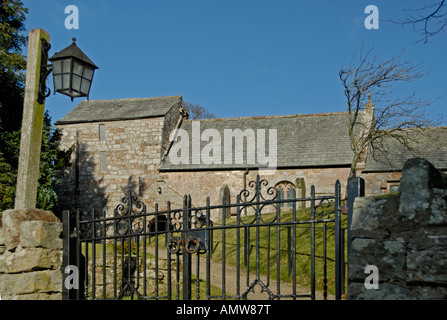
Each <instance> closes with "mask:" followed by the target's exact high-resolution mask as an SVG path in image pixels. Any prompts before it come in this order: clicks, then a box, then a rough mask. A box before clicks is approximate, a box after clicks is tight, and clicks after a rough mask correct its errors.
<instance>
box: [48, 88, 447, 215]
mask: <svg viewBox="0 0 447 320" xmlns="http://www.w3.org/2000/svg"><path fill="white" fill-rule="evenodd" d="M373 113H374V107H373V106H372V108H366V109H365V111H362V114H361V115H360V116H361V119H362V120H361V121H371V119H372V117H371V116H372V114H373ZM56 126H57V127H58V128H59V129H61V130H62V134H63V136H62V145H61V146H62V148H65V149H68V148H70V147H72V146H74V151H73V153H72V166H71V168H70V169H68V170H67V171H66V172H64V174H63V180H62V181H63V182H62V183H61V184H60V185H59V189H58V190H57V192H58V196H59V199H60V205H61V208H62V209H66V208H72V207H77V208H81V209H88V208H102V209H106V210H113V209H114V208H115V207H116V206H117V205H118V204H119V203H121V199H122V198H123V197H124V196H125V195H128V194H129V192H130V193H132V194H133V195H137V196H138V197H139V199H141V200H143V201H144V203H145V204H146V205H147V207H148V210H153V209H154V207H155V203H158V204H159V208H160V209H163V208H165V207H166V203H167V201H170V202H171V206H172V207H173V208H180V207H181V206H182V203H183V196H184V195H185V194H190V195H191V199H192V204H193V205H194V206H202V205H205V201H206V197H210V202H211V204H216V203H220V202H221V199H222V198H223V197H225V199H226V201H227V202H231V203H235V201H236V197H237V195H238V194H239V193H240V191H241V190H243V189H246V188H247V187H248V184H249V182H250V181H252V180H256V175H257V174H260V175H261V177H262V178H266V179H267V180H268V183H269V186H274V187H275V188H276V189H277V191H278V193H279V195H280V197H281V198H285V199H287V197H289V196H291V195H292V194H295V192H296V194H297V195H298V196H299V197H306V196H309V194H310V186H312V185H314V186H315V190H316V193H317V195H318V194H320V195H323V194H333V193H334V184H335V182H336V180H337V179H338V180H340V182H341V185H342V194H344V192H345V187H346V181H347V178H348V176H349V172H350V167H351V162H352V159H353V156H354V154H353V151H352V149H351V142H350V138H349V134H348V132H349V131H348V113H346V112H336V113H323V114H305V115H287V116H264V117H241V118H223V119H206V120H190V119H188V114H187V112H186V110H185V105H184V102H183V99H182V97H181V96H169V97H156V98H141V99H140V98H138V99H120V100H96V101H94V100H91V101H87V100H85V101H82V102H81V103H79V104H78V105H77V106H76V107H75V108H73V110H71V111H70V112H69V113H68V114H67V115H66V116H65V117H64V118H62V119H61V120H59V121H58V122H56ZM427 132H428V134H427V135H426V136H424V137H419V138H418V139H419V140H420V141H418V146H419V147H418V149H419V151H420V153H421V154H420V156H421V157H424V158H426V159H428V160H429V161H430V162H432V163H433V165H434V166H435V167H436V168H438V169H440V170H444V171H446V170H447V139H446V138H447V128H445V127H436V128H431V129H428V131H427ZM418 139H416V140H418ZM384 145H385V146H386V148H387V150H389V152H388V153H387V157H386V158H387V159H385V158H384V157H383V156H380V155H374V156H373V155H372V152H369V153H368V154H367V155H366V156H365V157H363V158H362V160H361V161H360V162H359V163H358V165H357V175H358V176H361V177H363V178H364V179H365V186H366V193H367V195H378V194H384V193H389V192H393V191H395V190H396V188H398V185H399V181H400V177H401V172H400V170H401V168H402V166H403V163H404V162H405V160H407V159H409V158H412V157H414V155H413V154H411V153H410V152H408V151H407V150H406V149H404V148H403V147H401V146H400V145H399V144H398V143H396V142H393V141H385V142H384Z"/></svg>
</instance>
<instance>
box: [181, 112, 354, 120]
mask: <svg viewBox="0 0 447 320" xmlns="http://www.w3.org/2000/svg"><path fill="white" fill-rule="evenodd" d="M347 113H348V112H347V111H340V112H324V113H310V114H288V115H271V116H252V117H228V118H212V119H187V120H186V121H210V122H212V121H227V120H228V121H236V120H247V119H253V120H258V119H281V118H308V117H316V116H331V115H342V114H347Z"/></svg>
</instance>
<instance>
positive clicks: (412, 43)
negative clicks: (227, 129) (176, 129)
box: [23, 0, 447, 121]
mask: <svg viewBox="0 0 447 320" xmlns="http://www.w3.org/2000/svg"><path fill="white" fill-rule="evenodd" d="M433 2H435V1H434V0H417V1H416V0H393V1H389V0H369V1H362V0H337V1H329V0H325V1H309V0H306V1H301V0H238V1H235V0H146V1H142V0H128V1H116V0H113V1H112V0H80V1H74V0H69V1H60V0H23V3H24V5H25V7H27V8H29V13H28V15H27V21H26V25H25V26H26V29H27V31H26V32H28V31H30V30H31V29H34V28H42V29H44V30H46V31H47V32H49V33H50V36H51V45H52V48H51V51H50V55H53V54H54V53H55V52H57V51H60V50H62V49H63V48H65V47H67V46H68V45H70V44H71V38H72V37H76V38H77V44H78V46H79V47H80V48H81V49H82V50H83V51H84V52H85V53H86V54H87V55H88V56H89V57H90V58H91V59H92V60H93V61H94V62H95V64H97V65H98V66H99V70H97V71H96V73H95V76H94V82H93V85H92V89H91V92H90V99H91V100H100V99H122V98H139V97H157V96H168V95H182V96H183V99H184V101H186V102H192V103H197V104H200V105H203V106H204V107H206V108H207V109H208V110H209V111H210V112H212V113H213V114H215V115H216V116H217V117H222V118H223V117H245V116H266V115H286V114H308V113H320V112H338V111H345V110H346V102H345V97H344V93H343V88H342V85H341V82H340V80H339V78H338V71H339V70H340V67H341V66H342V65H347V64H348V63H349V62H350V60H351V58H352V56H353V54H358V52H359V50H360V47H361V45H362V43H364V46H365V47H366V48H370V47H371V46H374V50H375V52H376V53H377V54H380V55H381V56H382V57H383V58H384V59H389V58H391V57H392V56H394V55H396V54H398V53H399V52H401V51H402V50H403V49H405V52H404V54H403V58H404V59H408V60H411V61H412V63H414V64H417V63H422V66H423V68H424V69H425V70H426V71H429V72H430V73H429V74H428V75H427V76H425V77H424V78H423V79H421V80H418V81H417V82H414V83H412V84H410V85H408V87H405V88H401V90H402V91H399V94H400V96H401V95H405V96H406V95H410V94H412V93H413V92H416V95H417V96H419V97H421V98H424V99H430V98H436V97H439V96H442V95H445V94H447V80H446V76H447V41H446V40H447V34H446V33H445V32H444V33H442V34H441V35H439V36H438V37H436V38H434V39H433V43H429V44H422V43H416V41H417V40H418V39H419V38H420V35H419V34H418V33H415V32H412V28H411V27H407V28H406V29H402V28H401V27H400V26H398V25H393V24H390V23H386V22H384V21H381V22H380V24H379V29H378V30H367V29H366V28H365V26H364V20H365V18H366V17H367V16H368V14H365V13H364V10H365V7H366V6H367V5H370V4H372V5H375V6H377V7H378V9H379V17H380V19H389V18H394V19H403V18H405V17H406V16H407V14H408V12H406V11H404V10H405V9H418V8H420V7H422V6H424V5H425V4H431V3H433ZM68 5H76V6H77V7H78V9H79V29H77V30H75V29H71V30H69V29H66V28H65V25H64V21H65V19H66V17H67V16H68V14H65V13H64V10H65V7H66V6H68ZM24 54H26V48H24ZM49 87H50V89H52V81H51V82H49ZM80 101H81V100H80V99H75V100H74V102H71V101H70V99H69V98H68V97H66V96H63V95H60V94H57V95H51V96H50V97H49V98H47V100H46V109H47V110H49V112H50V115H51V117H52V118H53V121H56V120H59V119H60V118H62V117H63V116H65V115H66V114H67V113H68V112H69V111H70V110H71V109H72V108H74V107H75V106H76V105H77V104H78V103H79V102H80ZM446 107H447V95H446V96H443V97H442V98H441V99H439V100H438V101H437V102H436V103H434V104H433V105H432V108H433V110H434V112H436V113H438V114H443V115H444V117H446V118H447V111H446V110H447V108H446Z"/></svg>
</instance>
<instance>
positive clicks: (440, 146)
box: [364, 127, 447, 172]
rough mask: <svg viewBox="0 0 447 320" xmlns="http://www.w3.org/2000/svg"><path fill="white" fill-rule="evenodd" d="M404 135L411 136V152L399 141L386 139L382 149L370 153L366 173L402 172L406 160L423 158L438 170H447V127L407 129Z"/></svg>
mask: <svg viewBox="0 0 447 320" xmlns="http://www.w3.org/2000/svg"><path fill="white" fill-rule="evenodd" d="M403 134H407V135H409V140H411V141H412V143H411V144H410V146H411V151H410V150H408V148H406V147H404V146H403V145H402V144H401V143H400V142H399V141H398V140H396V139H394V138H391V137H385V138H384V139H383V142H382V146H381V147H380V149H382V150H385V152H381V151H380V149H376V150H374V149H372V150H370V151H369V152H368V158H367V160H366V166H365V169H364V171H365V172H384V171H401V170H402V168H403V165H404V163H405V161H406V160H408V159H411V158H414V157H422V158H425V159H427V160H428V161H430V162H431V163H432V164H433V166H434V167H435V168H437V169H438V170H447V127H432V128H427V129H425V130H424V132H423V133H422V132H421V131H420V130H415V129H407V130H405V131H404V132H403Z"/></svg>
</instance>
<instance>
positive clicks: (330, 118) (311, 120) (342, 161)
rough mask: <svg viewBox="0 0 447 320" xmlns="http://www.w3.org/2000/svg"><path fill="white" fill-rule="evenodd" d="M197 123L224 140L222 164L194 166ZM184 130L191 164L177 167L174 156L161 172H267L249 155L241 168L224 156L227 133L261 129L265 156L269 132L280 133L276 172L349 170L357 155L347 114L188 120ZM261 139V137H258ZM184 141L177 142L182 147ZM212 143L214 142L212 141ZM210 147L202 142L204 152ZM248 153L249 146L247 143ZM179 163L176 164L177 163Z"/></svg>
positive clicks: (161, 167) (244, 157) (263, 166)
mask: <svg viewBox="0 0 447 320" xmlns="http://www.w3.org/2000/svg"><path fill="white" fill-rule="evenodd" d="M193 123H196V124H197V123H200V131H201V132H203V131H204V130H206V129H216V130H217V131H218V132H219V134H220V137H221V152H222V154H221V162H220V164H214V163H211V164H204V163H203V162H202V161H200V162H201V163H199V164H194V163H193V161H192V150H191V149H192V148H191V146H192V143H193V142H192V127H193ZM181 129H184V130H186V132H188V134H189V139H190V150H189V161H188V163H179V164H175V163H172V162H171V159H170V154H169V152H168V154H167V156H165V157H164V159H163V160H162V162H161V164H160V170H161V171H182V170H215V169H244V168H247V167H248V168H259V167H261V168H265V167H266V166H265V165H262V163H259V162H258V159H257V157H256V158H255V160H256V162H255V164H247V156H246V151H244V154H243V159H244V161H243V163H242V164H237V163H236V161H235V160H233V161H232V163H231V164H225V163H224V153H226V152H229V151H230V150H225V149H224V136H225V132H224V130H225V129H231V130H233V132H234V130H235V129H240V130H242V131H244V130H246V129H252V130H253V131H254V132H255V133H258V131H257V130H258V129H265V134H264V137H265V146H266V152H265V155H266V156H268V155H269V150H268V145H269V133H268V132H269V130H268V129H276V130H277V164H276V168H287V167H295V168H297V167H303V168H304V167H325V166H349V165H350V163H351V161H352V159H353V151H352V149H351V142H350V138H349V135H348V114H347V113H346V112H339V113H324V114H312V115H290V116H268V117H250V118H248V117H247V118H226V119H207V120H185V121H184V122H183V124H182V126H181ZM256 136H258V134H256ZM179 141H181V139H178V140H177V141H176V142H174V145H175V144H176V143H179ZM210 141H211V140H210ZM207 144H209V142H208V141H205V142H204V141H202V142H201V145H200V146H201V148H200V150H203V149H202V148H203V147H204V146H205V145H207ZM232 147H233V148H232V150H231V152H232V155H233V157H234V154H235V141H233V144H232ZM171 150H172V148H171ZM244 150H246V145H245V143H244ZM174 162H175V161H174Z"/></svg>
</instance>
